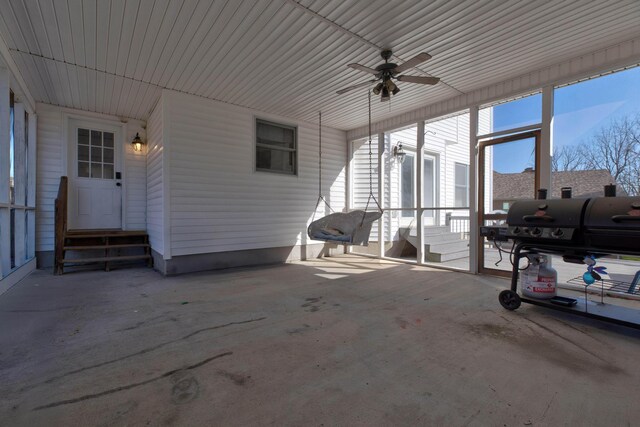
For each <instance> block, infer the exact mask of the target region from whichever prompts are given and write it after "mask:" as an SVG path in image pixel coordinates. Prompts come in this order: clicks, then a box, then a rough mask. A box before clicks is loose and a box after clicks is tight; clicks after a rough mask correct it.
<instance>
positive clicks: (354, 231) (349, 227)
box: [307, 210, 382, 245]
mask: <svg viewBox="0 0 640 427" xmlns="http://www.w3.org/2000/svg"><path fill="white" fill-rule="evenodd" d="M381 216H382V212H365V211H362V210H357V211H352V212H347V213H341V212H337V213H332V214H330V215H327V216H325V217H323V218H320V219H318V220H317V221H314V222H312V223H311V224H310V225H309V228H308V230H307V231H308V234H309V237H310V238H311V239H314V240H325V241H334V242H339V243H351V244H354V245H367V244H368V243H369V234H370V233H371V226H372V225H373V223H374V222H375V221H376V220H378V219H379V218H380V217H381ZM363 217H364V221H363Z"/></svg>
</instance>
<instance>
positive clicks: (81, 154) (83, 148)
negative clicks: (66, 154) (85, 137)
mask: <svg viewBox="0 0 640 427" xmlns="http://www.w3.org/2000/svg"><path fill="white" fill-rule="evenodd" d="M78 160H79V161H83V162H88V161H89V146H88V145H78Z"/></svg>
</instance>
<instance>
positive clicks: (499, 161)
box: [493, 67, 640, 173]
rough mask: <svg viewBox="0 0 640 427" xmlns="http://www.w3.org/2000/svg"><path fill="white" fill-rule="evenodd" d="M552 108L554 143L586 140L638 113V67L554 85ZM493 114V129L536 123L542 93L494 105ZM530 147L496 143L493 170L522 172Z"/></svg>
mask: <svg viewBox="0 0 640 427" xmlns="http://www.w3.org/2000/svg"><path fill="white" fill-rule="evenodd" d="M553 108H554V122H553V144H554V146H556V147H562V146H565V145H576V144H579V143H580V142H583V141H588V140H589V138H590V137H591V136H592V135H593V134H594V133H595V132H596V131H597V130H598V129H600V128H602V127H603V126H606V125H607V124H608V123H609V122H610V121H611V120H612V119H614V118H619V117H623V116H625V115H629V114H634V113H636V112H637V113H640V67H635V68H632V69H630V70H626V71H621V72H618V73H613V74H609V75H606V76H603V77H599V78H595V79H592V80H587V81H584V82H580V83H577V84H573V85H569V86H565V87H561V88H558V89H556V90H555V93H554V106H553ZM493 114H494V117H493V130H494V132H495V131H500V130H504V129H510V128H517V127H521V126H526V125H529V124H534V123H539V122H540V121H541V117H542V95H541V94H536V95H533V96H529V97H527V98H522V99H519V100H516V101H513V102H509V103H505V104H500V105H497V106H495V107H494V110H493ZM532 150H533V143H532V142H519V143H510V144H503V145H498V146H496V147H495V148H494V169H495V170H496V171H498V172H501V173H514V172H522V171H523V170H524V169H525V168H526V167H531V166H533V155H532Z"/></svg>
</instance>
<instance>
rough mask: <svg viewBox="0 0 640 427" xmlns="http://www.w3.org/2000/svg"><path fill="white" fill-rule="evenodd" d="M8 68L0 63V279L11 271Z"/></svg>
mask: <svg viewBox="0 0 640 427" xmlns="http://www.w3.org/2000/svg"><path fill="white" fill-rule="evenodd" d="M9 115H10V106H9V70H8V69H7V68H5V67H2V66H1V65H0V230H2V233H0V279H1V278H2V277H4V276H6V275H7V274H8V273H9V272H10V271H11V256H10V253H11V240H10V234H9V233H8V232H7V231H8V230H9V228H10V220H9V175H10V173H9V169H10V167H11V163H10V161H9V146H10V140H9V138H10V134H9V126H10V125H11V120H10V116H9Z"/></svg>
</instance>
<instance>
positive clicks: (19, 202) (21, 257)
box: [13, 102, 27, 267]
mask: <svg viewBox="0 0 640 427" xmlns="http://www.w3.org/2000/svg"><path fill="white" fill-rule="evenodd" d="M24 113H25V109H24V104H22V103H20V102H16V103H15V104H14V106H13V158H14V163H13V191H14V205H16V206H25V205H26V203H27V194H26V189H27V164H26V161H27V150H26V148H27V144H26V143H27V141H26V128H25V120H24ZM13 215H14V221H13V245H14V250H15V265H16V267H19V266H21V265H22V264H23V263H24V262H25V260H26V235H27V234H26V231H27V230H26V222H25V216H26V210H25V209H20V208H16V209H14V213H13Z"/></svg>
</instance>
